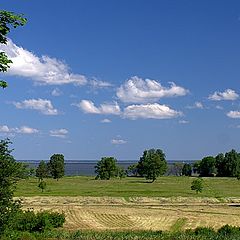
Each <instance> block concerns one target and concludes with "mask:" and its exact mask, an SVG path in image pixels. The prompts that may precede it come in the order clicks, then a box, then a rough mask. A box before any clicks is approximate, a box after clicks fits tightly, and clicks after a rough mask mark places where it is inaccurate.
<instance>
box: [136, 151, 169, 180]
mask: <svg viewBox="0 0 240 240" xmlns="http://www.w3.org/2000/svg"><path fill="white" fill-rule="evenodd" d="M138 169H139V172H140V175H143V176H145V178H146V179H149V180H152V182H154V181H155V180H156V178H157V177H159V176H161V175H163V174H164V173H165V172H166V170H167V161H166V159H165V154H164V153H163V151H162V150H160V149H150V150H145V151H144V152H143V156H142V157H141V158H140V160H139V162H138Z"/></svg>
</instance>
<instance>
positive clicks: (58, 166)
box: [48, 154, 64, 181]
mask: <svg viewBox="0 0 240 240" xmlns="http://www.w3.org/2000/svg"><path fill="white" fill-rule="evenodd" d="M48 170H49V172H50V174H51V175H52V177H53V178H54V179H57V181H58V179H59V178H62V177H63V176H64V156H63V155H62V154H53V155H52V156H51V158H50V161H49V163H48Z"/></svg>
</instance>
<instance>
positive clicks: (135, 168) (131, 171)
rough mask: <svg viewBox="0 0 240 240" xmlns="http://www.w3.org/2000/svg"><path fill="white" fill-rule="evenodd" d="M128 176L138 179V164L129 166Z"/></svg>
mask: <svg viewBox="0 0 240 240" xmlns="http://www.w3.org/2000/svg"><path fill="white" fill-rule="evenodd" d="M127 174H128V176H134V177H136V176H137V175H138V164H137V163H135V164H132V165H130V166H128V168H127Z"/></svg>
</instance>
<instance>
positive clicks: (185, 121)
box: [178, 120, 189, 124]
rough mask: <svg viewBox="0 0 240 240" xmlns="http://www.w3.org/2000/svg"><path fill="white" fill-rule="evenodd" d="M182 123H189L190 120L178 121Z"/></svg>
mask: <svg viewBox="0 0 240 240" xmlns="http://www.w3.org/2000/svg"><path fill="white" fill-rule="evenodd" d="M178 122H179V123H180V124H188V123H189V121H187V120H179V121H178Z"/></svg>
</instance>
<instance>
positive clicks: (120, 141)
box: [111, 139, 127, 145]
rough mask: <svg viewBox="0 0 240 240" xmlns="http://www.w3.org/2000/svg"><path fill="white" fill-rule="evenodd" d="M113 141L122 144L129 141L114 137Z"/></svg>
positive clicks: (115, 143)
mask: <svg viewBox="0 0 240 240" xmlns="http://www.w3.org/2000/svg"><path fill="white" fill-rule="evenodd" d="M111 143H112V144H114V145H121V144H125V143H127V141H125V140H123V139H112V140H111Z"/></svg>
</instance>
